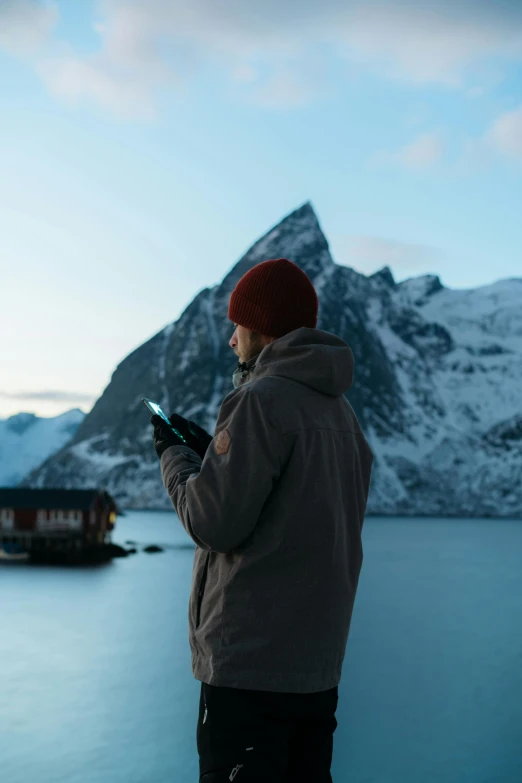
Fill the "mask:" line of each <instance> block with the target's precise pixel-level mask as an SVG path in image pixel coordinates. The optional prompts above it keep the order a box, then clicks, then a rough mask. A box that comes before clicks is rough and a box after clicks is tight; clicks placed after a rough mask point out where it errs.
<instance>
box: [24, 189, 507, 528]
mask: <svg viewBox="0 0 522 783" xmlns="http://www.w3.org/2000/svg"><path fill="white" fill-rule="evenodd" d="M279 256H285V257H287V258H290V259H291V260H292V261H295V263H297V264H298V265H299V266H300V267H301V268H302V269H304V270H305V272H306V273H307V274H308V275H309V277H310V278H311V279H312V281H313V283H314V285H315V287H316V290H317V293H318V296H319V301H320V311H319V323H318V328H320V329H324V330H326V331H329V332H333V333H335V334H337V335H339V336H340V337H342V338H343V339H344V340H345V341H346V342H347V343H348V344H349V345H350V346H351V348H352V351H353V353H354V357H355V377H354V385H353V387H352V389H350V391H349V392H348V394H347V398H348V399H349V401H350V403H351V404H352V406H353V408H354V410H355V412H356V414H357V417H358V419H359V421H360V423H361V425H362V427H363V430H364V432H365V434H366V436H367V438H368V441H369V442H370V445H371V447H372V449H373V451H374V455H375V462H374V470H373V475H372V485H371V489H370V497H369V502H368V514H405V515H436V516H478V517H481V516H498V517H502V516H507V517H522V394H521V390H522V279H518V278H514V279H510V280H502V281H499V282H497V283H494V284H493V285H488V286H483V287H480V288H476V289H468V290H452V289H449V288H445V287H444V286H443V285H442V283H441V281H440V279H439V278H438V277H437V276H435V275H423V276H420V277H415V278H410V279H408V280H404V281H402V282H401V283H396V282H395V280H394V278H393V276H392V273H391V271H390V269H389V268H388V267H384V268H383V269H381V270H380V271H379V272H376V273H375V274H373V275H371V276H365V275H363V274H360V273H358V272H356V271H355V270H353V269H351V268H349V267H344V266H339V265H337V264H335V263H334V261H333V259H332V257H331V255H330V252H329V249H328V243H327V241H326V238H325V236H324V234H323V232H322V231H321V228H320V226H319V223H318V221H317V218H316V215H315V213H314V211H313V209H312V207H311V205H310V204H305V205H304V206H302V207H301V208H299V209H298V210H296V211H295V212H293V213H292V214H291V215H289V216H288V217H287V218H285V219H284V220H283V221H282V222H281V223H280V224H279V225H278V226H276V227H275V228H273V229H272V230H271V231H270V232H269V233H268V234H266V235H265V236H264V237H263V238H262V239H260V240H259V241H258V242H257V243H256V244H254V245H253V247H252V248H251V249H250V250H249V251H248V252H247V253H246V255H245V256H244V257H243V258H242V259H241V260H240V261H239V262H238V263H237V264H236V265H235V266H234V267H233V268H232V269H231V271H230V272H229V273H228V274H227V275H226V276H225V278H224V280H223V281H222V283H221V284H220V285H217V286H215V287H213V288H206V289H204V290H203V291H201V292H200V293H199V294H198V295H197V296H196V297H195V298H194V300H193V301H192V302H191V303H190V304H189V306H188V307H187V309H186V310H185V311H184V313H183V314H182V316H181V317H180V318H179V320H178V321H176V322H175V323H173V324H170V325H169V326H167V327H166V328H165V329H163V330H162V331H161V332H159V333H158V334H156V335H155V336H154V337H153V338H152V339H150V340H149V341H148V342H146V343H144V344H143V345H141V346H140V347H139V348H137V349H136V350H135V351H133V352H132V353H131V354H130V355H129V356H127V358H126V359H125V360H124V361H122V362H121V364H120V365H118V367H117V368H116V370H115V372H114V374H113V376H112V379H111V382H110V383H109V385H108V386H107V388H106V389H105V391H104V393H103V394H102V396H101V397H100V399H99V400H98V401H97V403H96V404H95V406H94V408H93V409H92V411H91V413H90V414H89V415H88V416H87V417H86V419H85V421H84V422H83V423H82V425H81V426H80V428H79V429H78V432H77V433H76V436H75V437H74V439H73V440H72V442H71V443H69V444H68V445H67V446H66V447H64V448H63V449H62V450H61V451H60V452H58V453H57V454H55V455H54V456H53V457H51V458H50V459H48V460H47V461H46V462H45V463H44V464H43V465H42V466H41V467H40V468H39V469H38V470H36V471H35V472H34V473H33V474H32V475H31V476H29V478H28V482H27V483H28V484H30V485H31V486H36V487H45V486H51V485H56V484H57V483H59V484H60V485H61V486H68V487H90V486H95V485H100V486H103V487H105V488H106V489H108V490H109V491H110V492H111V493H113V494H114V496H115V497H116V499H117V500H118V502H119V503H120V504H121V505H122V506H124V507H125V506H126V507H134V508H140V507H141V508H145V507H149V508H171V504H170V501H169V499H168V497H167V495H166V493H165V490H164V488H163V486H162V484H161V480H160V475H159V467H158V463H157V458H156V455H155V453H154V450H153V448H152V442H151V427H150V424H149V416H148V413H147V411H146V409H145V408H144V406H143V404H142V403H141V401H140V400H141V397H142V396H147V397H151V398H152V399H155V400H157V401H159V402H160V404H161V405H162V407H163V408H164V409H165V410H166V411H167V412H169V413H170V412H173V411H177V412H179V413H181V414H182V415H184V416H186V417H188V418H191V419H194V420H195V421H197V422H198V423H199V424H201V425H202V426H204V427H206V428H207V429H208V430H209V431H210V432H212V431H213V428H214V427H215V422H216V418H217V413H218V410H219V406H220V404H221V401H222V400H223V398H224V397H225V396H226V395H227V394H228V393H229V392H230V391H231V390H232V381H231V375H232V372H233V370H234V369H235V367H236V366H237V359H236V357H235V355H234V354H233V352H232V351H231V349H230V348H229V346H228V341H229V339H230V336H231V334H232V329H233V327H232V325H231V324H230V322H229V321H228V318H227V306H228V300H229V297H230V293H231V291H232V289H233V287H234V285H235V284H236V282H237V280H239V278H240V277H241V276H242V275H243V274H244V273H245V272H246V271H247V270H248V269H250V268H251V267H253V266H254V265H255V264H257V263H259V262H260V261H264V260H266V259H267V258H275V257H279Z"/></svg>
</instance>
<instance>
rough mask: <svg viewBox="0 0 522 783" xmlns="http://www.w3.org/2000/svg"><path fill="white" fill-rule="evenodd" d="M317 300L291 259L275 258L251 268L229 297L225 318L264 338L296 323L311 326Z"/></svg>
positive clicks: (314, 325) (286, 332) (317, 307)
mask: <svg viewBox="0 0 522 783" xmlns="http://www.w3.org/2000/svg"><path fill="white" fill-rule="evenodd" d="M318 309H319V300H318V299H317V294H316V292H315V288H314V287H313V285H312V282H311V280H310V278H309V277H308V275H307V274H305V272H303V270H302V269H299V267H298V266H297V264H294V263H293V261H288V259H286V258H275V259H272V260H270V261H263V262H262V263H261V264H257V265H256V266H254V267H252V269H250V270H249V271H248V272H247V273H246V274H244V275H243V277H242V278H241V279H240V280H239V281H238V283H237V285H236V287H235V288H234V290H233V291H232V294H231V296H230V303H229V305H228V317H229V319H230V320H231V321H232V323H236V324H239V325H240V326H244V327H245V329H250V330H251V331H252V332H257V333H258V334H263V335H265V336H266V337H276V338H277V337H282V336H283V335H284V334H288V333H289V332H293V331H294V329H298V328H299V327H300V326H308V327H310V328H312V329H315V327H316V324H317V311H318Z"/></svg>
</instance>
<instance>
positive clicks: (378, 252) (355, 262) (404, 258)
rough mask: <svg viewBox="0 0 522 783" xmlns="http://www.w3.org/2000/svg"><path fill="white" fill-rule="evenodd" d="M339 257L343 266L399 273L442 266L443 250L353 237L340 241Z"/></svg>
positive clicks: (390, 240) (337, 244)
mask: <svg viewBox="0 0 522 783" xmlns="http://www.w3.org/2000/svg"><path fill="white" fill-rule="evenodd" d="M334 244H335V253H334V254H335V256H336V258H339V259H340V261H341V263H343V264H347V265H348V266H353V267H356V268H357V269H359V270H360V271H362V272H364V273H365V274H371V273H373V272H374V271H375V270H376V269H380V268H381V267H383V266H390V267H394V268H395V269H408V270H412V269H426V268H431V267H433V266H434V265H435V264H437V263H440V261H441V257H442V254H441V252H440V250H437V249H436V248H434V247H429V246H427V245H414V244H410V243H408V242H399V241H397V240H393V239H383V238H381V237H372V236H359V235H355V234H350V235H348V236H345V237H339V238H337V241H336V242H335V243H332V245H334Z"/></svg>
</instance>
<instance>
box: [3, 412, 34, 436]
mask: <svg viewBox="0 0 522 783" xmlns="http://www.w3.org/2000/svg"><path fill="white" fill-rule="evenodd" d="M36 421H37V418H36V415H35V414H34V413H26V412H25V411H22V412H20V413H15V415H14V416H9V418H8V419H7V421H6V429H7V430H9V432H15V433H16V434H17V435H22V433H24V432H25V431H26V430H28V429H29V427H31V426H32V425H33V424H35V422H36Z"/></svg>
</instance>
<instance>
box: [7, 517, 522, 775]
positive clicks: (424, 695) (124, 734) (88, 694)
mask: <svg viewBox="0 0 522 783" xmlns="http://www.w3.org/2000/svg"><path fill="white" fill-rule="evenodd" d="M318 524H320V520H318ZM127 539H133V540H135V541H137V542H138V549H140V550H141V547H142V546H143V545H146V544H150V543H156V544H160V545H166V546H167V548H166V550H165V551H164V552H162V553H156V554H146V553H144V552H142V551H139V552H138V553H137V554H135V555H132V556H129V557H128V558H123V559H118V560H114V561H113V562H112V563H109V564H104V565H98V566H93V567H85V568H71V567H69V568H67V567H56V566H55V567H52V566H26V565H2V566H0V609H1V612H0V618H1V623H2V625H1V632H0V677H1V683H2V688H1V698H0V780H1V781H2V783H27V782H28V781H31V783H173V782H174V781H175V782H176V783H196V781H197V780H198V759H197V751H196V722H197V715H198V704H199V691H200V683H199V682H198V681H197V680H195V679H194V678H193V677H192V673H191V670H190V650H189V644H188V638H187V634H188V630H187V629H188V619H187V613H188V597H189V591H190V583H191V572H192V561H193V544H192V542H191V540H190V538H189V537H188V536H187V534H186V533H185V531H184V530H183V528H182V527H181V524H180V522H179V520H178V519H177V517H176V515H175V514H174V513H169V512H127V516H125V517H124V518H119V519H118V521H117V529H116V532H115V535H114V540H115V542H116V543H124V542H125V541H126V540H127ZM363 542H364V562H363V568H362V572H361V578H360V582H359V591H358V594H357V598H356V602H355V609H354V615H353V620H352V628H351V631H350V638H349V640H348V648H347V654H346V658H345V664H344V669H343V678H342V680H341V684H340V686H339V707H338V710H337V720H338V724H339V725H338V728H337V731H336V732H335V735H334V759H333V764H332V775H333V779H334V781H335V783H345V781H346V783H352V782H353V783H419V782H420V781H422V783H468V781H469V783H490V782H491V783H493V782H495V783H519V781H520V780H522V750H521V748H522V522H521V521H514V520H513V521H510V520H491V519H480V520H476V519H474V520H469V519H428V518H425V519H397V518H388V519H385V518H372V517H368V518H367V519H366V521H365V526H364V531H363ZM310 566H311V567H313V564H310Z"/></svg>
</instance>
